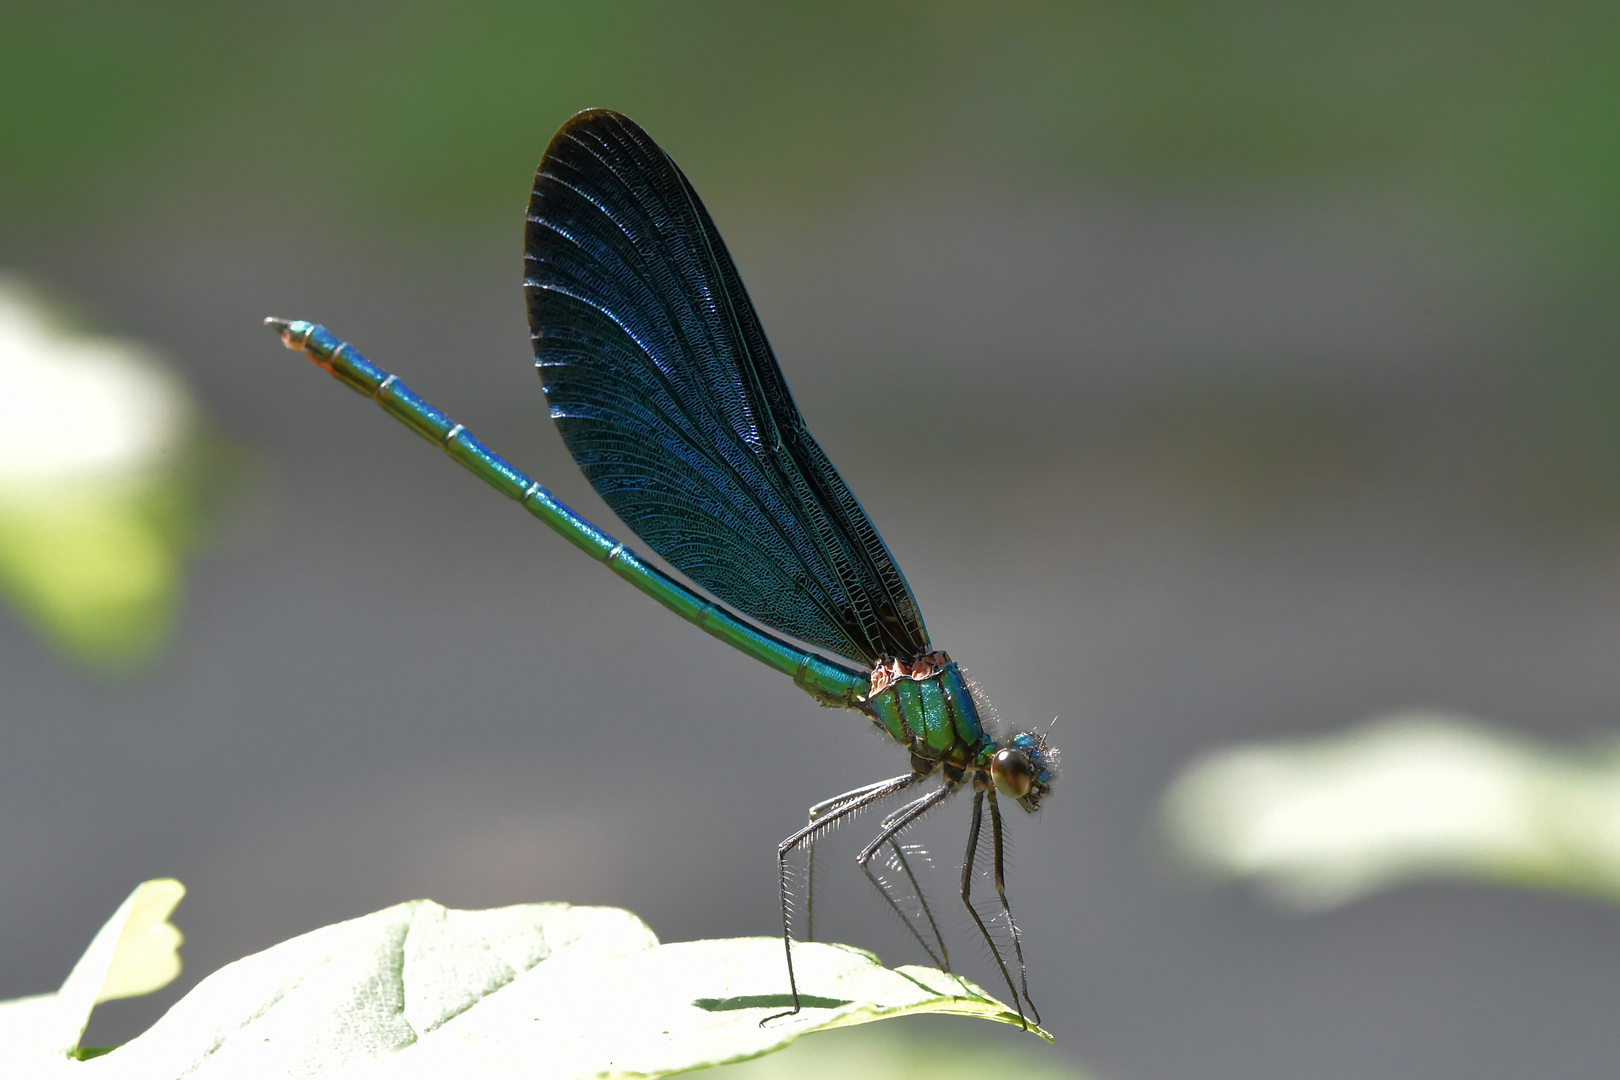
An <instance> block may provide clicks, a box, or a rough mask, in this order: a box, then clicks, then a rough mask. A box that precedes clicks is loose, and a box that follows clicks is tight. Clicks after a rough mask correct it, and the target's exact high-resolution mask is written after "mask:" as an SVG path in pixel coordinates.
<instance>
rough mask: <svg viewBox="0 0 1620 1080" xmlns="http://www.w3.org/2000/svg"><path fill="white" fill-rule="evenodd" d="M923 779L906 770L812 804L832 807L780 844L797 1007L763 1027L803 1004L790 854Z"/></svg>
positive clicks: (785, 944)
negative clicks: (792, 909) (797, 971)
mask: <svg viewBox="0 0 1620 1080" xmlns="http://www.w3.org/2000/svg"><path fill="white" fill-rule="evenodd" d="M921 779H922V776H921V775H919V774H918V773H906V774H905V775H904V776H896V777H894V778H892V779H889V780H881V781H879V782H878V783H876V784H868V785H866V786H865V787H863V788H856V789H855V790H854V791H850V792H846V793H844V794H843V795H839V796H838V797H837V798H833V799H828V800H826V801H825V802H820V803H817V804H816V806H815V807H812V808H811V809H812V810H815V809H818V808H826V807H830V809H827V810H826V811H825V813H823V814H822V815H821V816H820V817H818V818H816V819H814V820H812V821H811V822H810V823H809V824H808V825H806V826H805V827H804V828H802V829H800V830H799V831H798V832H796V833H794V834H793V835H792V836H790V837H788V838H787V839H786V840H783V841H782V842H781V843H780V844H778V845H777V846H776V875H777V877H776V880H777V887H778V888H779V889H780V895H781V900H782V950H783V952H785V953H786V954H787V969H788V987H789V988H790V989H791V990H792V991H793V1008H791V1009H788V1010H787V1011H786V1012H779V1013H773V1014H772V1015H770V1016H767V1017H766V1018H765V1019H763V1020H761V1021H760V1022H759V1026H760V1027H764V1026H765V1025H766V1024H768V1023H770V1022H771V1021H772V1020H779V1019H781V1018H782V1017H784V1016H794V1015H796V1014H797V1013H798V1012H799V1010H800V1009H801V1008H802V1006H801V1005H800V1004H799V981H798V979H797V978H796V977H795V976H794V974H793V927H792V924H791V922H790V919H789V914H788V900H789V893H790V891H791V890H790V889H789V887H788V864H787V859H788V856H789V855H791V854H793V852H794V851H796V850H798V849H799V848H800V847H802V846H803V845H805V844H807V843H808V844H811V845H813V844H815V842H816V840H817V839H819V838H820V837H821V834H823V833H825V832H826V831H827V830H828V829H830V828H832V827H833V825H835V824H837V823H838V822H839V821H840V820H841V819H843V818H846V817H848V816H849V815H851V814H854V813H856V812H858V811H860V810H862V809H864V808H866V807H868V806H870V805H871V804H873V803H875V802H877V801H879V800H880V799H885V798H887V797H889V796H890V795H893V794H894V793H895V792H897V791H904V790H905V789H906V788H908V787H910V786H911V785H912V784H915V783H916V782H917V781H918V780H921Z"/></svg>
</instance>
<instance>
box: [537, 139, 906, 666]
mask: <svg viewBox="0 0 1620 1080" xmlns="http://www.w3.org/2000/svg"><path fill="white" fill-rule="evenodd" d="M524 262H525V278H524V289H525V292H526V293H527V296H528V303H529V325H530V329H531V331H532V336H533V340H534V349H535V359H536V363H537V364H538V365H539V368H540V375H541V379H542V381H543V383H544V386H545V392H546V397H547V400H548V402H549V403H550V406H551V415H552V419H553V420H555V421H556V424H557V427H558V429H559V430H560V431H561V432H562V435H563V439H564V441H565V442H566V443H567V445H568V449H569V451H570V452H571V453H572V454H573V455H574V460H575V461H576V462H577V463H578V464H579V467H580V468H581V469H582V470H583V471H584V473H585V476H586V478H587V479H589V480H590V482H591V486H592V487H594V488H595V489H596V490H597V492H598V493H599V494H600V495H601V496H602V498H603V499H604V500H606V502H607V504H608V505H609V506H610V507H612V508H613V511H614V513H616V514H618V516H619V517H620V519H621V520H623V521H624V523H625V524H626V525H628V526H629V527H630V528H631V529H633V530H634V531H635V533H636V535H637V536H639V537H640V538H641V539H642V541H643V542H645V543H646V544H647V546H648V547H650V548H652V549H653V550H654V551H656V552H657V553H658V554H659V555H661V556H663V557H664V558H665V559H666V560H668V561H669V562H670V563H671V564H672V565H673V566H675V567H676V568H677V569H679V570H680V571H681V572H682V573H683V574H685V575H686V576H687V577H689V578H691V579H692V580H693V581H695V582H697V583H698V584H699V585H701V586H703V587H704V588H705V589H707V590H708V591H709V592H711V593H713V594H714V595H715V596H716V597H718V598H719V599H721V600H723V601H725V602H726V603H728V604H730V605H732V606H734V607H736V608H738V609H739V610H741V611H743V612H744V613H746V614H747V615H749V616H751V617H753V618H755V619H758V620H759V621H761V622H763V623H765V624H767V625H769V626H772V627H775V628H776V629H778V630H780V631H782V632H784V633H786V634H790V635H792V636H793V637H796V638H799V639H800V640H803V641H805V642H808V643H810V644H812V645H816V646H819V647H821V648H823V649H826V650H828V651H829V652H832V653H836V654H838V655H840V656H845V657H849V658H852V659H858V660H863V661H865V662H867V663H869V664H870V663H872V662H873V661H875V660H876V659H877V658H878V657H880V656H898V657H901V658H904V659H912V658H915V657H918V656H921V655H922V654H924V653H926V652H927V651H928V633H927V630H926V629H925V628H924V626H923V622H922V617H921V615H920V614H919V613H918V611H917V604H916V601H915V600H914V599H913V597H912V595H911V590H910V588H909V587H908V586H907V585H906V582H905V578H904V577H903V576H902V575H901V573H900V570H899V568H898V567H897V566H896V565H895V563H894V560H893V558H891V557H890V555H889V552H888V549H887V548H886V547H885V546H884V544H883V540H882V538H881V537H880V536H879V535H878V532H877V529H876V528H875V527H873V525H872V522H871V520H870V519H869V518H868V517H867V516H866V513H865V511H864V510H862V509H861V506H860V504H859V503H858V502H857V501H856V500H855V497H854V495H853V494H852V493H851V492H850V490H849V488H848V486H847V485H846V484H845V483H844V481H843V479H842V478H841V477H840V476H839V475H838V473H837V471H836V470H835V469H834V468H833V466H832V464H831V462H829V461H828V460H827V457H826V455H825V454H824V453H822V451H821V448H820V447H819V446H818V445H817V444H816V442H815V440H814V439H813V438H812V437H811V436H810V433H809V431H808V430H806V428H805V426H804V420H803V418H802V417H801V416H800V415H799V410H798V408H797V407H796V406H795V405H794V403H793V398H792V395H791V394H790V393H789V391H788V387H787V383H786V382H785V380H784V379H783V377H782V372H781V369H780V367H779V366H778V365H777V363H776V358H775V356H774V355H773V354H772V352H771V349H770V345H769V344H768V343H767V342H766V339H765V335H764V332H763V331H762V330H761V329H760V325H759V319H758V317H757V316H756V315H755V313H754V307H753V304H752V303H751V302H750V301H749V299H748V294H747V292H746V291H745V290H744V288H743V285H742V281H741V279H740V278H739V277H738V274H737V270H736V267H735V265H734V264H733V263H732V261H731V256H730V255H729V254H728V253H727V251H726V248H725V244H724V243H723V242H722V241H721V239H720V234H719V232H718V231H717V230H716V229H715V227H714V223H713V221H712V220H711V219H710V218H709V215H708V212H707V211H706V210H705V209H704V208H703V204H702V203H701V202H700V201H699V199H698V197H697V194H696V193H695V192H694V191H693V190H692V187H691V184H690V183H688V182H687V180H686V177H685V176H684V175H682V173H681V171H680V169H678V168H677V167H676V166H675V163H674V162H673V161H671V160H670V159H669V157H668V156H667V155H666V154H665V153H664V152H663V151H662V150H660V149H659V148H658V146H657V144H656V143H654V142H653V141H652V139H651V138H650V137H648V135H647V134H646V132H644V131H642V130H641V128H639V127H637V126H636V125H635V124H634V123H633V122H631V121H630V120H629V119H627V118H625V117H623V116H620V115H618V114H617V113H613V112H608V111H606V110H593V111H590V112H584V113H580V114H579V115H578V116H575V117H574V118H573V119H571V120H569V121H568V123H567V124H565V125H564V126H563V128H562V130H560V131H559V132H558V133H557V135H556V137H555V138H554V139H553V140H552V142H551V146H550V147H549V148H548V149H547V151H546V155H545V157H544V159H542V161H541V162H540V168H539V171H538V172H537V173H536V175H535V185H534V193H533V196H532V197H531V199H530V202H529V214H528V226H527V232H526V243H525V252H524Z"/></svg>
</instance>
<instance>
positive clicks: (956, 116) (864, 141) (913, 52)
mask: <svg viewBox="0 0 1620 1080" xmlns="http://www.w3.org/2000/svg"><path fill="white" fill-rule="evenodd" d="M1617 52H1620V11H1616V9H1615V8H1614V7H1613V6H1612V5H1608V4H1602V3H1552V4H1544V5H1533V6H1527V5H1522V4H1502V3H1484V4H1481V3H1460V2H1430V3H1420V4H1395V3H1368V4H1352V5H1323V6H1316V7H1309V8H1301V7H1299V6H1298V5H1292V4H1285V3H1278V2H1261V3H1255V2H1250V3H1240V4H1220V5H1208V4H1195V3H1150V4H1142V3H1123V2H1113V3H1089V4H1061V3H1020V4H973V3H944V4H910V3H878V4H850V3H832V4H816V5H808V6H780V5H753V4H740V3H714V2H710V3H692V4H679V5H661V4H650V3H643V2H609V3H597V4H567V3H541V4H535V3H515V2H510V0H508V2H491V3H478V4H443V3H426V2H420V0H419V2H414V3H401V4H386V5H383V4H351V5H343V6H341V7H333V6H331V5H323V4H311V3H291V4H278V5H272V6H259V5H196V4H188V3H178V2H154V3H150V4H142V5H140V6H139V7H138V8H137V7H130V6H127V5H121V4H111V3H107V4H94V3H88V4H73V5H61V4H53V3H46V2H43V0H33V2H29V0H23V2H18V3H11V4H8V5H6V7H5V9H4V11H3V12H0V97H3V98H4V100H7V101H10V102H14V103H26V107H19V108H9V109H7V110H6V111H5V114H4V115H3V116H0V195H3V196H4V199H3V202H0V205H4V206H9V207H20V206H28V207H29V208H30V210H29V215H30V216H31V217H32V216H34V215H37V214H38V213H39V212H40V209H41V208H48V209H49V210H50V211H51V212H52V213H53V214H54V215H55V216H56V218H57V219H58V220H59V221H60V220H61V219H62V218H72V219H75V220H80V219H83V218H85V217H86V216H89V217H92V218H98V219H101V220H116V219H117V218H118V217H119V216H120V215H121V214H123V213H124V212H125V211H127V209H128V208H130V207H131V206H141V205H147V204H150V203H152V202H154V201H155V202H159V203H161V202H162V201H163V200H164V199H165V198H170V199H176V200H185V201H188V202H189V201H191V200H193V199H195V198H196V197H198V196H202V197H204V198H209V197H212V198H215V199H219V198H222V197H225V196H226V193H230V195H229V204H228V206H222V207H221V208H222V209H228V210H229V211H230V212H232V213H252V212H253V207H254V205H255V204H256V202H257V201H258V200H266V199H268V200H271V201H272V202H274V201H275V200H277V199H278V198H279V199H284V198H286V197H287V193H288V192H291V191H298V192H303V193H305V194H306V195H314V196H315V197H316V198H320V199H325V200H330V201H331V205H332V206H334V207H337V208H341V210H343V211H345V212H355V213H360V214H362V215H363V216H369V217H370V218H371V219H372V220H373V221H375V222H378V223H382V224H389V223H396V224H397V222H398V221H399V216H400V215H405V216H407V218H409V219H411V220H419V219H420V218H421V216H423V215H427V216H429V217H434V218H441V219H449V220H463V221H464V220H467V219H468V217H469V216H471V217H473V218H483V217H486V216H489V215H496V216H500V217H504V216H505V215H507V214H508V213H509V212H510V211H511V209H512V207H513V206H514V205H521V193H522V191H523V190H524V188H523V186H522V183H523V180H524V179H526V177H527V175H528V173H529V172H530V171H531V170H532V169H533V167H534V161H535V156H536V152H537V149H538V144H539V142H540V141H542V140H543V139H545V138H546V137H548V135H549V132H550V131H551V130H553V129H554V128H555V127H556V125H557V123H558V122H559V121H560V120H561V118H562V117H564V116H566V115H568V114H569V113H571V112H573V111H575V110H577V109H579V108H583V107H585V106H591V105H608V106H612V107H615V108H619V109H622V110H625V111H628V112H631V113H632V114H634V115H636V116H637V117H638V118H639V119H641V120H642V121H643V122H645V123H647V124H649V125H651V126H652V127H654V128H655V129H656V130H657V131H658V133H659V137H660V138H661V139H664V140H667V141H668V142H669V143H670V144H671V145H678V146H680V148H681V152H680V158H681V161H682V162H683V163H684V164H686V165H687V166H688V167H689V168H692V169H695V170H696V171H700V172H701V173H702V174H703V175H705V176H706V177H711V178H716V177H717V178H723V179H720V180H718V181H717V180H714V179H707V180H706V181H705V185H704V186H705V191H706V193H708V194H710V195H711V197H712V196H713V195H714V194H715V193H716V192H715V184H716V183H720V184H730V185H731V186H732V190H733V191H750V192H756V193H757V192H758V191H759V189H760V188H761V187H762V186H765V185H791V186H792V187H795V188H798V189H801V191H802V190H814V189H819V188H824V187H829V186H830V187H833V188H843V187H847V186H849V185H864V184H866V183H868V182H869V181H870V179H871V176H870V169H871V167H872V166H873V164H874V163H878V162H882V163H884V164H885V166H886V167H889V168H892V167H894V165H895V164H896V161H897V159H898V160H899V161H901V162H903V161H905V160H906V159H907V158H908V157H909V158H910V159H911V161H912V163H914V164H919V165H922V166H924V167H926V166H927V165H929V164H930V163H932V162H934V161H938V160H941V155H944V154H948V155H950V156H951V157H952V158H956V159H963V158H965V159H969V160H972V159H977V160H978V162H979V164H980V165H981V167H982V171H983V172H985V173H986V174H987V175H997V174H999V173H1000V172H1001V171H1002V170H998V168H997V159H1003V158H1004V159H1006V160H1007V161H1008V162H1009V163H1015V164H1016V169H1017V170H1018V171H1020V172H1023V173H1025V174H1026V175H1027V174H1028V173H1029V172H1030V171H1031V169H1033V170H1034V171H1035V172H1037V173H1038V172H1040V171H1043V170H1044V172H1045V174H1046V175H1047V177H1048V179H1049V181H1050V182H1051V183H1054V184H1058V185H1068V184H1072V183H1074V182H1075V181H1076V180H1079V181H1082V182H1084V181H1088V180H1096V179H1098V178H1105V179H1108V180H1109V181H1110V182H1118V181H1124V182H1130V183H1138V184H1148V185H1153V186H1156V187H1166V188H1172V189H1174V188H1178V187H1187V186H1190V185H1193V184H1196V185H1198V186H1199V187H1201V188H1205V187H1207V185H1208V183H1209V182H1210V181H1211V179H1216V180H1220V179H1222V178H1225V179H1227V180H1229V181H1231V182H1233V183H1239V184H1243V183H1249V182H1252V181H1254V180H1256V179H1259V180H1261V181H1265V182H1276V181H1278V180H1283V181H1289V180H1295V181H1300V180H1302V181H1307V182H1310V181H1314V180H1318V179H1331V180H1332V182H1333V183H1336V184H1342V183H1345V182H1346V181H1347V180H1354V179H1355V178H1357V177H1362V178H1365V179H1367V180H1369V181H1376V182H1377V183H1378V184H1380V185H1381V186H1388V185H1391V184H1393V185H1397V186H1400V187H1405V188H1406V189H1407V190H1408V193H1409V194H1411V195H1414V196H1418V197H1422V198H1424V199H1426V200H1432V205H1433V206H1434V207H1435V208H1436V209H1445V208H1450V209H1452V210H1457V209H1468V210H1472V211H1481V212H1484V213H1488V214H1506V215H1508V216H1509V217H1510V218H1511V219H1512V220H1513V221H1514V222H1515V223H1516V226H1517V227H1518V228H1519V229H1522V230H1525V231H1526V232H1527V233H1530V234H1542V235H1545V236H1547V237H1557V238H1558V239H1559V241H1560V242H1561V243H1567V244H1570V245H1572V246H1575V247H1578V248H1582V249H1586V250H1591V249H1592V247H1593V246H1594V245H1604V246H1605V247H1607V246H1608V245H1612V244H1613V242H1614V240H1615V239H1616V238H1617V237H1620V207H1617V206H1616V205H1615V201H1614V200H1613V199H1612V198H1611V197H1610V193H1612V192H1613V191H1614V190H1615V189H1616V187H1617V186H1620V146H1617V144H1616V139H1615V137H1614V132H1615V131H1616V130H1620V74H1617V72H1616V68H1615V65H1614V64H1613V62H1612V60H1613V57H1614V56H1615V55H1616V53H1617ZM963 132H971V133H972V137H971V139H968V140H965V141H964V139H963V135H962V133H963ZM317 163H318V167H315V166H316V165H317ZM514 181H516V183H517V184H518V185H519V186H517V187H516V188H514V187H513V182H514ZM514 191H517V192H518V193H519V194H518V196H514V194H513V192H514ZM165 192H166V193H167V195H166V196H165V195H162V194H160V193H165ZM6 213H7V211H0V217H3V216H4V215H5V214H6ZM10 213H15V211H11V212H10Z"/></svg>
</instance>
